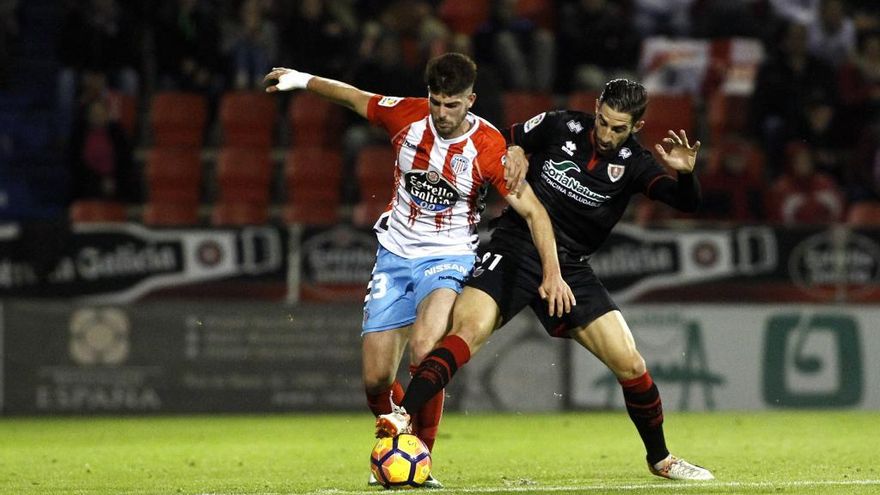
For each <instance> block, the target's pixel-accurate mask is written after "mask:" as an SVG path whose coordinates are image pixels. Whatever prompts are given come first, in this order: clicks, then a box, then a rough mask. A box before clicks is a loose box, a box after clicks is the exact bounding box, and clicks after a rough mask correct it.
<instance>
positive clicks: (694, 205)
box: [647, 129, 701, 213]
mask: <svg viewBox="0 0 880 495" xmlns="http://www.w3.org/2000/svg"><path fill="white" fill-rule="evenodd" d="M663 142H664V143H665V144H667V145H669V146H671V148H670V150H669V151H668V152H667V151H666V149H665V148H664V147H663V146H662V145H660V144H657V145H656V146H655V149H656V150H657V153H658V154H659V155H660V160H661V161H662V162H663V163H664V164H665V165H666V166H667V167H669V168H671V169H673V170H675V171H676V172H678V180H675V179H673V178H672V177H669V176H668V175H665V176H660V177H658V178H657V179H656V180H655V181H654V182H653V183H651V184H650V185H649V186H648V190H647V195H648V197H650V198H651V199H654V200H657V201H662V202H664V203H666V204H668V205H669V206H672V207H673V208H676V209H678V210H680V211H684V212H689V213H692V212H695V211H697V209H698V208H699V207H700V202H701V194H700V182H699V181H698V180H697V178H696V177H695V176H694V166H695V165H696V163H697V152H698V151H699V150H700V142H699V141H696V142H695V143H694V144H693V145H690V144H689V143H688V138H687V134H686V133H685V132H684V130H683V129H682V130H681V131H680V132H679V134H676V133H675V132H673V131H671V130H670V131H669V137H667V138H664V139H663Z"/></svg>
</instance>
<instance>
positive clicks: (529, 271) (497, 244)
mask: <svg viewBox="0 0 880 495" xmlns="http://www.w3.org/2000/svg"><path fill="white" fill-rule="evenodd" d="M560 263H561V265H562V278H563V279H564V280H565V282H566V283H567V284H568V286H569V287H571V291H572V292H573V293H574V297H575V300H576V301H577V305H576V306H573V307H572V308H571V312H570V313H567V314H564V315H563V316H562V317H559V316H554V317H551V316H550V315H549V314H548V312H547V301H544V300H543V299H541V296H540V294H538V287H540V286H541V280H542V277H543V270H542V269H541V259H540V257H539V256H538V251H537V249H536V248H535V246H534V245H533V244H532V243H531V242H526V241H523V240H520V239H516V238H513V237H510V236H503V237H496V236H493V237H492V240H491V241H489V243H488V244H486V245H484V246H481V247H480V250H479V256H478V259H477V264H476V266H474V270H473V272H472V275H471V277H470V278H469V279H468V281H467V282H466V283H465V285H467V286H469V287H473V288H475V289H480V290H481V291H483V292H485V293H486V294H489V296H491V297H492V299H494V300H495V302H496V303H497V304H498V307H499V308H500V309H501V324H502V325H503V324H505V323H507V322H508V321H510V320H511V318H513V317H514V316H516V315H517V314H518V313H519V312H520V311H522V310H523V308H525V307H526V306H530V307H531V308H532V311H534V312H535V315H537V317H538V319H539V320H540V321H541V324H542V325H544V329H545V330H546V331H547V333H549V334H550V335H551V336H553V337H570V335H569V330H572V329H575V328H578V327H582V326H584V325H587V324H589V323H591V322H592V321H593V320H595V319H596V318H598V317H600V316H602V315H604V314H605V313H607V312H609V311H613V310H617V309H619V308H618V307H617V305H616V304H614V301H612V300H611V295H610V294H608V291H607V290H605V287H604V286H603V285H602V282H600V281H599V278H598V277H596V274H594V273H593V269H592V268H591V267H590V265H589V263H588V262H587V261H571V260H560Z"/></svg>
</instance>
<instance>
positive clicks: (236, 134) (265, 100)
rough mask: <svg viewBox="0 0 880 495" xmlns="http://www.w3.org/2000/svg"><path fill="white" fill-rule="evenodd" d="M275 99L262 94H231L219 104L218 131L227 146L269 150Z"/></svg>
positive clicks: (233, 92)
mask: <svg viewBox="0 0 880 495" xmlns="http://www.w3.org/2000/svg"><path fill="white" fill-rule="evenodd" d="M277 105H278V103H277V99H275V98H274V97H273V96H272V95H270V94H267V93H264V92H262V91H231V92H227V93H224V94H223V96H222V98H221V100H220V127H221V129H222V131H223V143H224V144H225V145H226V146H250V147H261V148H269V147H271V146H272V141H273V137H274V136H273V132H274V130H275V121H276V119H277V108H278V107H277Z"/></svg>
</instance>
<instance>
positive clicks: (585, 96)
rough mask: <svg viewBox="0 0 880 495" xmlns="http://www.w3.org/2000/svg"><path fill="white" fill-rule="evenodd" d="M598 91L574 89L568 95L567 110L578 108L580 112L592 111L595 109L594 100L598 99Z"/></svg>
mask: <svg viewBox="0 0 880 495" xmlns="http://www.w3.org/2000/svg"><path fill="white" fill-rule="evenodd" d="M600 93H601V92H600V91H587V90H583V91H575V92H573V93H571V94H570V95H568V108H569V110H579V111H581V112H587V113H594V112H595V111H596V100H597V99H599V94H600Z"/></svg>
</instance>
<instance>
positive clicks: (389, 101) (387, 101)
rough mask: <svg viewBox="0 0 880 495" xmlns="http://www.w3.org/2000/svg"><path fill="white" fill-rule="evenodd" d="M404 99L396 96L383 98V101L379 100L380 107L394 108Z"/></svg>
mask: <svg viewBox="0 0 880 495" xmlns="http://www.w3.org/2000/svg"><path fill="white" fill-rule="evenodd" d="M402 100H403V98H398V97H396V96H383V97H382V99H381V100H379V106H380V107H393V106H395V105H397V104H398V103H400V102H401V101H402Z"/></svg>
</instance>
